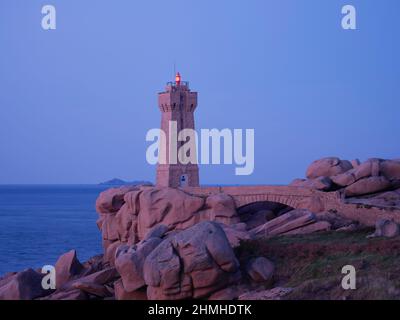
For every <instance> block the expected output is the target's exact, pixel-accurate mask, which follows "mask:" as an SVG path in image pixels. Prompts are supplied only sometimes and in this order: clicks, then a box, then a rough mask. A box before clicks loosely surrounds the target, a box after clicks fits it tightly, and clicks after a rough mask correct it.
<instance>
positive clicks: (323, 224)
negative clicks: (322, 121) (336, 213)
mask: <svg viewBox="0 0 400 320" xmlns="http://www.w3.org/2000/svg"><path fill="white" fill-rule="evenodd" d="M329 230H331V224H330V223H329V222H328V221H318V222H315V223H311V224H308V225H306V226H304V227H300V228H297V229H294V230H290V231H288V232H285V233H284V235H294V234H310V233H314V232H320V231H329Z"/></svg>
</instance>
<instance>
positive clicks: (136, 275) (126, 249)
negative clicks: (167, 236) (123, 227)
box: [115, 237, 162, 292]
mask: <svg viewBox="0 0 400 320" xmlns="http://www.w3.org/2000/svg"><path fill="white" fill-rule="evenodd" d="M161 241H162V240H161V238H156V237H153V238H149V239H147V240H143V241H141V242H140V243H138V244H137V245H133V246H127V245H122V246H120V247H119V248H118V249H117V252H116V259H115V267H116V269H117V271H118V273H119V274H120V275H121V278H122V282H123V285H124V289H125V290H126V291H127V292H133V291H136V290H138V289H140V288H141V287H143V286H144V285H145V282H144V279H143V265H144V261H145V259H146V257H147V256H148V255H149V254H150V252H152V251H153V250H154V249H155V248H156V247H157V246H158V245H159V244H160V243H161Z"/></svg>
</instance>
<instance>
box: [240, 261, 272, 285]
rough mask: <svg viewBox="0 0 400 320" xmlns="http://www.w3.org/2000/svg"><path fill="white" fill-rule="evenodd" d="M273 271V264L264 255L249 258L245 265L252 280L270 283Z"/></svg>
mask: <svg viewBox="0 0 400 320" xmlns="http://www.w3.org/2000/svg"><path fill="white" fill-rule="evenodd" d="M274 271H275V266H274V264H273V263H272V262H271V261H270V260H268V259H267V258H264V257H258V258H255V259H251V260H250V261H249V262H248V263H247V265H246V272H247V274H248V275H249V276H250V278H251V279H252V280H253V281H254V282H262V283H271V282H272V280H273V276H274Z"/></svg>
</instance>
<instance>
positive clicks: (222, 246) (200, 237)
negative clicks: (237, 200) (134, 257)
mask: <svg viewBox="0 0 400 320" xmlns="http://www.w3.org/2000/svg"><path fill="white" fill-rule="evenodd" d="M143 270H144V280H145V282H146V285H147V286H148V287H147V296H148V298H149V299H155V300H158V299H162V300H169V299H188V298H204V297H207V296H209V295H210V294H212V293H213V292H215V291H217V290H219V289H222V288H224V287H227V286H229V285H230V284H232V283H235V282H236V281H238V280H239V279H240V277H241V274H240V270H239V263H238V261H237V259H236V257H235V254H234V252H233V251H232V248H231V246H230V244H229V242H228V239H227V238H226V236H225V233H224V231H223V230H222V228H221V227H220V225H219V224H217V223H215V222H201V223H199V224H197V225H195V226H193V227H191V228H189V229H187V230H185V231H182V232H180V233H178V234H176V235H173V236H171V237H169V238H167V239H166V240H164V241H163V242H162V243H161V244H160V245H159V246H158V247H157V248H156V249H154V250H153V251H152V252H151V253H150V255H148V256H147V258H146V260H145V264H144V269H143Z"/></svg>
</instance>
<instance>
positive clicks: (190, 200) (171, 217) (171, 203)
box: [137, 188, 204, 239]
mask: <svg viewBox="0 0 400 320" xmlns="http://www.w3.org/2000/svg"><path fill="white" fill-rule="evenodd" d="M203 205H204V199H203V198H200V197H197V196H191V195H189V194H187V193H185V192H183V191H182V190H179V189H173V188H149V189H146V190H143V192H142V193H141V194H140V213H139V215H138V231H137V232H138V237H139V239H143V238H144V236H145V235H146V234H147V233H148V232H149V230H150V229H151V228H152V227H154V226H155V225H157V224H163V225H166V226H167V227H168V228H170V229H175V228H178V229H184V227H183V228H182V226H183V225H185V222H188V224H189V225H191V222H189V221H190V220H192V219H194V214H195V213H196V212H197V211H199V210H200V209H201V208H202V207H203Z"/></svg>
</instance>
